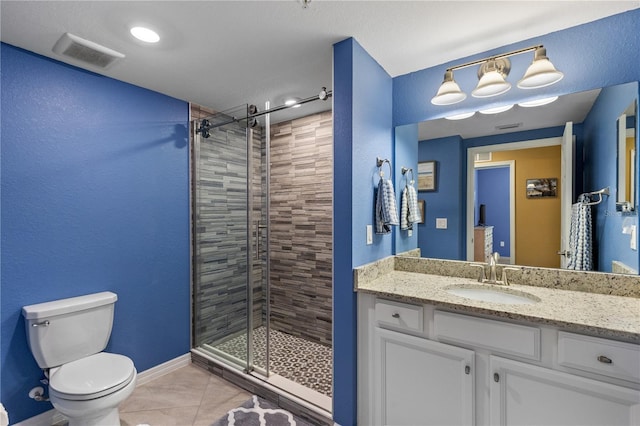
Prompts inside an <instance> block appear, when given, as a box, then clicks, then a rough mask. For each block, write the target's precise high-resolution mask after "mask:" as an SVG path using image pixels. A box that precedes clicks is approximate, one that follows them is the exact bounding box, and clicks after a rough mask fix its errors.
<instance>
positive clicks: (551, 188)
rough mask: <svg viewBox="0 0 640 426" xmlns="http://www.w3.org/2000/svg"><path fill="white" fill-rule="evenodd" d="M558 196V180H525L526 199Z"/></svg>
mask: <svg viewBox="0 0 640 426" xmlns="http://www.w3.org/2000/svg"><path fill="white" fill-rule="evenodd" d="M557 195H558V178H539V179H527V198H546V197H556V196H557Z"/></svg>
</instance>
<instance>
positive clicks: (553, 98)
mask: <svg viewBox="0 0 640 426" xmlns="http://www.w3.org/2000/svg"><path fill="white" fill-rule="evenodd" d="M557 100H558V97H557V96H551V97H550V98H542V99H536V100H535V101H526V102H520V103H519V104H518V106H521V107H524V108H531V107H537V106H542V105H548V104H550V103H551V102H555V101H557Z"/></svg>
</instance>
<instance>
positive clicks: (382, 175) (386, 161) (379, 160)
mask: <svg viewBox="0 0 640 426" xmlns="http://www.w3.org/2000/svg"><path fill="white" fill-rule="evenodd" d="M384 163H387V164H389V177H391V172H392V171H393V169H392V168H391V161H389V160H388V159H386V158H385V159H384V160H383V159H382V158H380V157H376V164H377V165H378V173H379V174H380V177H381V178H382V177H384V172H383V171H382V166H383V165H384Z"/></svg>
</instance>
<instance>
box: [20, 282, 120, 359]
mask: <svg viewBox="0 0 640 426" xmlns="http://www.w3.org/2000/svg"><path fill="white" fill-rule="evenodd" d="M116 300H118V296H117V295H116V294H115V293H112V292H110V291H104V292H101V293H94V294H87V295H86V296H78V297H71V298H69V299H60V300H54V301H51V302H45V303H38V304H35V305H29V306H24V307H23V308H22V315H23V316H24V319H25V327H26V332H27V341H28V342H29V348H30V349H31V353H32V354H33V357H34V358H35V359H36V362H37V363H38V365H39V366H40V368H53V367H57V366H59V365H62V364H66V363H68V362H71V361H75V360H77V359H80V358H84V357H86V356H89V355H93V354H96V353H98V352H102V350H104V348H105V347H106V346H107V342H108V341H109V337H110V336H111V327H112V326H113V311H114V305H115V302H116Z"/></svg>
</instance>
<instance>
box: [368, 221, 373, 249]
mask: <svg viewBox="0 0 640 426" xmlns="http://www.w3.org/2000/svg"><path fill="white" fill-rule="evenodd" d="M371 244H373V225H367V245H368V246H369V245H371Z"/></svg>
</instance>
